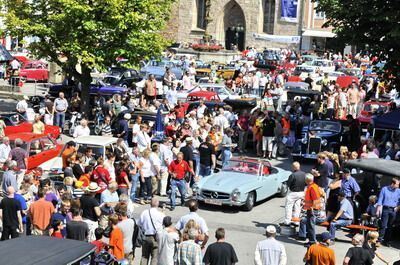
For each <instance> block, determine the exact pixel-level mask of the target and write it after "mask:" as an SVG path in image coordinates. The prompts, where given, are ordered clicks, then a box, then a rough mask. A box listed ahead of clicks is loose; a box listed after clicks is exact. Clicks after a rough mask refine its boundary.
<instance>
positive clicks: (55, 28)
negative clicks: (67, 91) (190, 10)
mask: <svg viewBox="0 0 400 265" xmlns="http://www.w3.org/2000/svg"><path fill="white" fill-rule="evenodd" d="M0 2H2V3H3V4H2V5H3V6H2V8H3V9H2V10H6V12H3V13H2V16H3V18H4V20H5V25H6V30H7V32H8V33H9V34H11V35H12V36H20V37H23V36H34V37H37V42H34V43H32V44H31V45H30V47H29V48H30V50H31V51H32V52H33V53H34V54H36V55H37V56H38V57H40V58H49V60H50V61H53V62H55V63H57V64H58V65H59V66H60V67H61V68H62V69H63V70H64V71H65V72H66V73H67V74H69V75H70V76H73V77H75V78H76V80H78V81H80V82H81V84H82V99H83V101H84V104H83V109H84V110H86V111H87V109H88V99H89V85H90V83H91V81H92V78H91V75H90V73H91V71H92V69H94V68H97V69H104V68H105V67H107V66H110V65H111V64H113V63H115V62H116V58H117V57H119V56H120V57H123V58H126V59H127V60H128V61H129V63H130V64H131V65H138V64H139V61H140V60H143V59H148V58H150V57H152V56H158V55H160V54H161V52H162V51H163V50H164V49H165V47H166V45H167V44H168V41H167V40H166V39H164V38H163V37H162V35H161V34H160V30H162V29H163V27H164V25H165V22H166V21H167V20H168V19H169V15H170V8H171V4H172V3H173V2H174V0H2V1H0ZM77 65H80V68H81V70H80V71H77V70H76V66H77Z"/></svg>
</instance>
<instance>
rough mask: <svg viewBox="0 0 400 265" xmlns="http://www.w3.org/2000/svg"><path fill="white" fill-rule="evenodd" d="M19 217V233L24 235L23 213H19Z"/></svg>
mask: <svg viewBox="0 0 400 265" xmlns="http://www.w3.org/2000/svg"><path fill="white" fill-rule="evenodd" d="M17 216H18V224H19V232H20V233H21V234H22V233H23V232H24V225H23V224H22V214H21V211H18V212H17Z"/></svg>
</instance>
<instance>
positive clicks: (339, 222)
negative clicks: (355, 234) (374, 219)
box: [329, 191, 354, 240]
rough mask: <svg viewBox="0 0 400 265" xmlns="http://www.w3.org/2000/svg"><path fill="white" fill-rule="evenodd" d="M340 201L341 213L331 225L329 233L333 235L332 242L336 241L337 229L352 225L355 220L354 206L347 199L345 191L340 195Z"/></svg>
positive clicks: (334, 218)
mask: <svg viewBox="0 0 400 265" xmlns="http://www.w3.org/2000/svg"><path fill="white" fill-rule="evenodd" d="M338 200H339V204H340V208H339V211H338V212H337V213H336V215H335V216H334V217H333V219H332V221H331V222H330V224H329V233H330V234H331V239H332V240H335V233H336V230H337V229H339V228H340V227H344V226H347V225H351V224H352V222H353V219H354V212H353V205H352V204H351V203H350V201H349V200H348V199H347V198H346V194H345V193H344V192H343V191H340V192H339V193H338Z"/></svg>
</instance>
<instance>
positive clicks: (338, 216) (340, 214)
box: [332, 209, 343, 222]
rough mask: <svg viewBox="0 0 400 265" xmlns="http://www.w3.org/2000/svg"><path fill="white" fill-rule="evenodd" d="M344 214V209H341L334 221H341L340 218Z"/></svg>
mask: <svg viewBox="0 0 400 265" xmlns="http://www.w3.org/2000/svg"><path fill="white" fill-rule="evenodd" d="M342 214H343V210H342V209H340V210H339V211H338V212H337V214H336V215H335V218H333V220H332V221H334V222H335V221H336V220H337V219H339V218H340V216H342Z"/></svg>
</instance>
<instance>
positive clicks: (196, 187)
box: [192, 183, 200, 195]
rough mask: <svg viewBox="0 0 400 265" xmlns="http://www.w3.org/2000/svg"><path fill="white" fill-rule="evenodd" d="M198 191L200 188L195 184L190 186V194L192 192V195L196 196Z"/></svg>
mask: <svg viewBox="0 0 400 265" xmlns="http://www.w3.org/2000/svg"><path fill="white" fill-rule="evenodd" d="M199 191H200V188H199V186H197V184H196V183H195V184H193V186H192V192H193V195H196V194H197V193H198V192H199Z"/></svg>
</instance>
